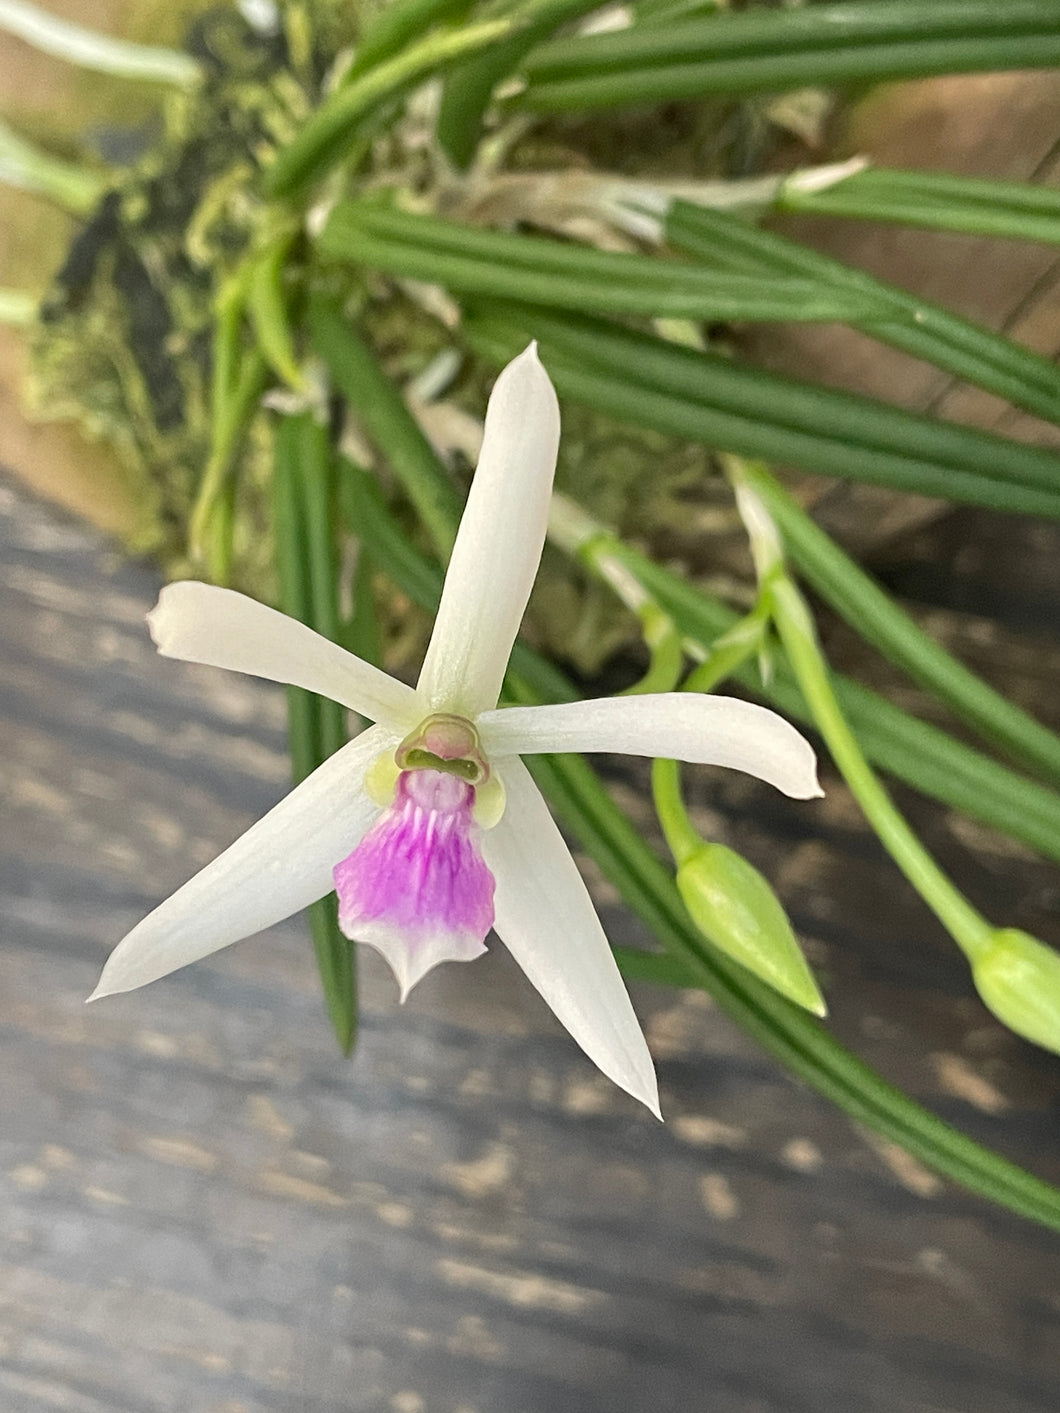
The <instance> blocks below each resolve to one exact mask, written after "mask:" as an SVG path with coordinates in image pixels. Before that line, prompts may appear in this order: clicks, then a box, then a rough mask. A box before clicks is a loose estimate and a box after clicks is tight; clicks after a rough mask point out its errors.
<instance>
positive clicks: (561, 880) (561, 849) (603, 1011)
mask: <svg viewBox="0 0 1060 1413" xmlns="http://www.w3.org/2000/svg"><path fill="white" fill-rule="evenodd" d="M499 770H500V773H501V775H502V778H503V780H504V785H505V789H506V791H507V796H508V804H507V808H506V810H505V813H504V818H503V819H502V820H501V822H500V823H499V824H498V825H497V826H496V828H495V829H491V830H489V831H488V832H487V833H486V834H485V835H484V836H483V840H482V853H483V857H484V858H485V860H486V863H487V865H488V866H489V868H490V870H491V871H492V873H493V876H494V879H495V880H496V892H495V894H494V898H493V904H494V910H495V914H496V917H495V921H494V928H495V930H496V932H497V935H498V936H499V937H500V938H501V940H502V941H503V942H504V943H505V945H506V946H507V948H508V950H509V951H510V952H511V953H512V955H513V956H514V957H515V960H516V961H517V962H518V963H519V965H520V966H521V967H522V969H523V971H524V972H526V975H527V976H528V977H529V978H530V980H531V982H533V984H534V986H536V987H537V989H538V991H540V993H541V995H542V996H543V997H544V999H545V1000H546V1001H547V1002H548V1004H549V1006H551V1008H552V1010H553V1011H554V1012H555V1014H556V1016H557V1018H558V1019H559V1020H560V1021H561V1022H562V1023H563V1025H565V1026H566V1028H567V1030H568V1031H569V1032H570V1033H571V1035H572V1036H573V1037H574V1039H575V1040H576V1041H577V1042H578V1044H579V1045H580V1046H581V1047H582V1049H583V1050H584V1051H585V1053H586V1054H587V1055H588V1056H589V1058H590V1059H591V1060H592V1061H593V1062H594V1064H596V1065H598V1066H599V1068H600V1069H601V1070H603V1072H604V1074H606V1075H607V1076H608V1078H609V1079H612V1080H614V1082H615V1083H616V1084H617V1085H619V1086H620V1087H621V1088H622V1089H625V1090H626V1091H627V1092H628V1093H629V1094H632V1095H633V1097H634V1098H635V1099H639V1100H640V1101H641V1103H643V1104H646V1105H647V1106H648V1108H649V1109H650V1110H651V1111H652V1113H653V1114H655V1115H656V1116H657V1117H661V1115H660V1114H659V1092H658V1086H657V1083H656V1079H655V1068H654V1066H653V1065H652V1059H651V1055H650V1054H649V1052H648V1046H647V1044H646V1042H645V1040H644V1035H643V1033H642V1031H641V1028H640V1022H639V1021H638V1020H637V1016H636V1013H635V1012H634V1010H633V1006H632V1003H631V1002H630V999H629V996H628V995H627V994H626V988H625V986H624V984H623V982H622V978H621V976H620V975H619V971H618V967H617V965H616V963H615V959H614V956H613V955H612V953H611V948H610V947H609V946H608V943H607V938H606V937H605V936H604V930H603V928H602V927H601V926H600V920H599V918H598V917H597V916H596V910H595V909H594V907H593V904H592V900H591V899H590V897H589V894H588V891H587V890H586V887H585V884H584V883H583V882H582V879H581V875H580V874H579V873H578V870H577V868H576V867H575V863H574V860H573V859H572V858H571V854H570V850H569V849H568V848H567V845H566V844H565V843H564V841H563V836H562V835H561V834H560V832H559V829H558V828H557V827H556V824H555V821H554V820H553V818H552V816H551V814H550V813H549V811H548V806H547V805H546V804H545V802H544V800H543V799H542V798H541V794H540V792H539V790H538V788H537V786H536V785H535V784H534V782H533V780H531V778H530V773H529V771H528V770H527V769H526V766H524V765H523V763H522V761H520V760H516V759H514V758H513V759H511V760H505V761H503V762H502V763H501V764H500V767H499Z"/></svg>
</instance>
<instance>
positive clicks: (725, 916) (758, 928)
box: [677, 844, 827, 1016]
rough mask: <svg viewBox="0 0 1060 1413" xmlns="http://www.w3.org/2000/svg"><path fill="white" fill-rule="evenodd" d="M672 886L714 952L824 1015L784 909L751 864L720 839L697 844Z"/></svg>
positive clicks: (819, 998)
mask: <svg viewBox="0 0 1060 1413" xmlns="http://www.w3.org/2000/svg"><path fill="white" fill-rule="evenodd" d="M677 887H678V891H679V892H680V894H681V897H682V899H683V900H684V904H685V907H686V908H687V909H688V911H689V913H690V914H691V917H692V921H693V922H694V923H695V924H696V926H697V927H698V928H699V930H700V931H701V932H702V933H703V935H704V936H705V937H706V938H708V940H709V941H711V942H713V944H714V946H715V947H717V948H718V950H719V951H722V952H724V953H725V954H726V955H727V956H730V957H732V959H733V960H734V961H737V962H739V963H740V965H741V966H744V967H746V968H747V970H748V971H750V972H753V973H754V974H755V976H757V977H759V978H760V979H761V980H762V981H764V982H766V984H767V985H769V986H771V987H772V988H773V990H774V991H779V992H780V994H781V995H782V996H786V997H787V998H788V1000H789V1001H794V1002H795V1004H796V1005H797V1006H802V1007H803V1008H804V1009H805V1010H807V1011H812V1012H813V1013H814V1015H818V1016H823V1015H824V1014H825V1012H826V1009H827V1008H826V1006H825V1003H824V998H823V996H822V995H821V993H820V991H819V990H818V987H817V983H816V981H815V980H814V978H813V973H812V972H811V971H810V968H809V965H808V964H807V961H806V958H805V957H804V956H803V955H802V951H801V949H800V947H799V944H798V942H797V941H796V939H795V933H794V932H793V931H792V927H791V923H790V922H789V921H788V917H787V914H786V913H785V911H784V909H783V907H782V906H781V904H780V900H779V899H778V898H777V895H776V894H775V893H774V892H773V889H772V888H771V887H770V886H769V884H768V883H767V882H766V880H765V879H764V878H763V877H762V875H761V874H760V873H759V872H758V870H757V869H756V868H755V867H754V866H753V865H752V864H749V863H748V862H747V860H746V859H744V858H741V857H740V855H739V854H737V853H734V852H733V851H732V849H727V848H726V847H725V846H724V844H703V845H701V846H700V847H699V848H698V849H696V850H695V851H694V852H693V853H691V854H689V856H688V858H686V859H685V861H684V862H683V863H682V864H681V865H680V867H679V868H678V870H677Z"/></svg>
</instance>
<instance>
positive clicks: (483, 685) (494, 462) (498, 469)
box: [417, 344, 559, 717]
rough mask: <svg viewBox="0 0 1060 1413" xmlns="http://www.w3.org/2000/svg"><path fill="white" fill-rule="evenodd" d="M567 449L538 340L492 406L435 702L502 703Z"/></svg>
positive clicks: (443, 615)
mask: <svg viewBox="0 0 1060 1413" xmlns="http://www.w3.org/2000/svg"><path fill="white" fill-rule="evenodd" d="M558 447H559V407H558V405H557V402H556V394H555V390H554V389H553V387H552V384H551V382H550V381H549V377H548V374H547V373H546V372H545V370H544V368H542V366H541V363H540V362H539V360H538V357H537V346H536V344H531V345H530V347H529V348H527V349H526V350H525V351H524V352H523V353H521V354H520V355H519V357H518V358H516V359H514V360H513V362H511V363H509V364H508V366H507V367H506V368H505V369H504V371H503V372H502V373H501V375H500V377H499V378H498V379H497V382H496V384H495V385H494V388H493V393H492V396H491V397H490V401H489V406H488V408H487V409H486V427H485V432H484V434H483V440H482V454H481V456H480V457H479V463H478V469H477V470H476V472H475V476H474V479H473V480H472V482H471V492H470V494H469V495H468V498H467V505H466V507H465V509H464V515H463V519H462V520H461V521H460V529H459V531H458V533H457V537H456V544H455V545H454V546H453V554H452V558H451V559H450V561H449V569H448V572H447V573H446V576H445V587H444V588H443V590H442V601H441V603H440V605H439V607H438V617H437V619H436V620H435V624H434V632H433V633H432V635H431V641H430V645H429V647H428V648H427V655H426V657H425V658H424V662H423V670H422V671H421V673H420V680H419V683H418V685H417V691H418V692H419V694H420V696H421V698H422V699H423V700H424V701H425V702H426V703H427V706H428V710H432V711H451V712H456V713H457V714H459V715H460V716H468V717H474V716H476V715H477V714H478V713H479V712H480V711H483V710H485V709H487V708H489V707H494V706H496V705H497V698H498V696H499V695H500V689H501V681H502V680H503V678H504V672H505V669H506V668H507V666H508V658H509V655H510V654H511V650H512V644H513V643H514V642H515V635H516V633H518V631H519V624H520V622H521V621H522V617H523V611H524V609H525V608H526V601H527V599H528V598H529V597H530V590H531V588H532V587H533V583H534V578H535V576H536V574H537V566H538V563H539V561H540V559H541V551H542V548H543V547H544V543H545V529H546V526H547V523H548V502H549V497H550V495H551V493H552V478H553V476H554V474H555V470H556V453H557V450H558Z"/></svg>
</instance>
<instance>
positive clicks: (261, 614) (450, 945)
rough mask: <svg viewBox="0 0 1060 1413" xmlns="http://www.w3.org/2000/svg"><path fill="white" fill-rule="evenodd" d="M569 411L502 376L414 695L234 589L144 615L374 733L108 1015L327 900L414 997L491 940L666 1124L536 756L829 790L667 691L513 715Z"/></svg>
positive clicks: (102, 989)
mask: <svg viewBox="0 0 1060 1413" xmlns="http://www.w3.org/2000/svg"><path fill="white" fill-rule="evenodd" d="M558 443H559V409H558V406H557V403H556V395H555V392H554V390H553V387H552V384H551V382H550V381H549V378H548V375H547V374H546V373H545V371H544V369H543V368H542V366H541V364H540V362H539V361H538V357H537V349H536V346H535V345H533V344H531V345H530V347H529V348H528V349H526V351H525V352H524V353H522V354H520V356H519V357H518V358H516V359H515V360H514V362H512V363H510V364H509V365H508V367H507V368H505V370H504V371H503V372H502V373H501V375H500V377H499V378H498V379H497V383H496V386H495V387H494V390H493V394H492V396H491V398H490V402H489V408H488V410H487V413H486V425H485V433H484V438H483V443H482V454H481V458H480V460H479V464H478V469H477V471H476V473H475V477H474V481H473V484H472V487H471V492H470V495H469V496H468V501H467V506H466V508H465V510H464V515H463V519H462V520H461V523H460V530H459V533H458V535H457V538H456V544H455V546H454V549H453V555H452V559H451V561H450V564H449V571H448V573H447V575H446V579H445V587H444V589H443V592H442V599H441V604H440V606H439V609H438V617H437V620H436V622H435V625H434V632H433V634H432V636H431V641H430V646H429V647H428V649H427V655H426V659H425V660H424V664H423V668H422V671H421V672H420V676H419V681H418V682H417V684H416V686H415V688H413V687H409V686H406V685H405V684H404V683H403V682H399V681H396V680H395V679H394V678H393V677H389V676H387V674H386V673H384V672H381V671H380V670H379V669H378V668H376V667H373V666H371V665H370V664H368V663H366V662H362V661H361V660H360V659H359V658H357V657H354V656H353V655H352V654H351V653H348V652H346V651H344V649H342V648H340V647H338V646H337V645H336V644H335V643H332V642H329V641H328V640H327V639H325V638H322V637H320V636H319V635H318V634H317V633H314V632H313V631H312V630H311V629H309V628H307V627H306V626H305V625H304V624H302V623H299V622H297V621H296V620H295V619H292V618H288V617H286V616H285V615H284V614H282V613H277V612H276V611H275V610H274V609H271V608H266V607H265V606H264V605H262V604H259V603H256V602H255V601H254V600H253V599H249V598H246V597H245V596H244V595H242V594H238V593H234V592H232V591H231V590H229V589H220V588H215V587H212V586H210V585H208V584H196V583H178V584H171V585H169V587H168V588H165V589H163V590H162V594H161V597H160V598H159V601H158V606H157V607H156V608H155V609H154V611H153V612H152V613H151V614H150V616H149V619H148V621H149V624H150V628H151V634H152V636H153V638H154V640H155V643H156V644H157V646H158V649H159V651H160V652H161V653H163V654H164V655H165V656H167V657H174V658H181V659H183V660H184V661H187V662H198V663H206V664H209V665H211V666H215V667H227V668H231V669H232V670H234V671H237V672H247V673H250V674H252V675H253V676H256V677H264V678H268V679H269V680H270V681H273V682H285V683H289V684H292V685H294V686H297V687H304V688H306V689H307V690H309V691H311V692H317V693H319V694H320V695H321V696H325V697H331V698H332V699H333V700H335V701H337V702H341V703H342V704H343V705H344V706H347V707H349V708H351V709H352V710H353V711H356V712H359V713H360V714H361V715H363V716H366V717H368V718H370V719H371V720H372V721H375V722H376V723H377V724H376V725H375V726H372V727H370V728H369V729H368V730H366V731H365V732H364V733H363V734H361V735H360V736H358V737H356V739H354V740H352V741H351V742H350V743H349V744H348V745H346V746H344V747H343V748H342V749H341V750H339V751H337V752H336V753H335V754H334V755H333V756H332V757H331V758H330V759H329V760H327V761H325V762H324V764H323V765H322V766H320V767H319V769H317V770H316V771H314V772H313V774H312V775H310V776H308V777H307V778H306V779H305V780H303V781H302V782H301V784H299V785H298V786H297V787H296V788H295V789H294V790H292V791H291V793H290V794H289V795H288V796H287V797H286V799H284V800H282V801H281V802H280V803H279V804H278V805H277V806H276V807H275V808H274V809H273V810H271V811H270V812H269V813H268V814H267V815H266V816H265V817H264V819H262V820H260V821H259V822H258V823H257V824H255V825H254V826H253V827H252V828H251V829H249V830H248V831H247V832H246V833H245V834H244V835H243V836H242V837H241V838H240V839H237V840H236V842H235V843H234V844H233V845H232V846H231V848H229V849H227V850H226V851H225V852H224V853H223V854H221V856H220V857H219V858H217V859H215V860H214V861H213V863H211V864H208V865H207V866H206V867H205V868H204V869H203V870H202V871H201V872H200V873H198V874H196V876H195V877H194V878H192V879H191V880H190V882H188V883H186V884H185V885H184V886H183V887H182V888H180V889H178V891H177V892H176V893H174V894H173V896H172V897H171V898H168V899H167V900H166V901H165V902H164V903H162V904H161V905H160V906H159V907H157V908H156V909H155V910H154V912H152V913H151V914H150V915H149V916H148V917H146V918H145V919H144V920H143V922H141V923H140V924H139V925H138V926H137V927H134V928H133V930H132V931H131V932H130V933H129V934H128V936H127V937H126V938H125V939H124V940H123V941H122V942H120V943H119V944H118V946H117V947H116V948H115V950H114V951H113V952H112V954H111V956H110V958H109V960H108V961H107V964H106V966H105V967H104V969H103V974H102V976H101V978H100V981H99V985H98V986H97V987H96V990H95V992H94V993H93V995H92V997H91V998H90V999H92V1000H95V999H96V998H98V997H101V996H107V995H111V994H113V993H115V992H119V991H129V990H132V989H133V988H135V987H137V986H143V985H145V984H146V983H147V982H149V981H154V980H156V979H157V978H158V977H161V976H165V975H167V974H168V973H169V972H172V971H175V970H176V969H177V968H178V967H182V966H186V965H187V964H188V963H189V962H194V961H197V960H198V959H199V958H200V957H205V956H207V955H208V954H209V953H211V952H216V951H217V950H218V949H219V948H221V947H227V946H228V945H229V944H230V943H232V942H237V941H239V940H240V939H241V938H243V937H248V936H250V935H251V934H252V933H255V932H260V931H261V930H262V929H263V928H266V927H270V926H271V925H272V924H273V923H276V922H279V921H280V920H281V919H283V918H286V917H288V916H289V915H290V914H292V913H294V912H297V911H298V910H299V909H300V908H304V907H306V906H307V905H308V904H310V903H312V902H314V901H315V900H316V899H317V898H321V897H323V896H324V895H325V894H326V893H328V892H330V891H331V889H332V888H334V889H336V890H337V892H338V896H339V918H340V925H341V927H342V930H343V932H344V933H345V934H346V936H347V937H349V938H351V939H352V940H354V941H359V942H367V943H368V944H369V945H371V946H373V947H375V948H377V949H378V950H379V951H380V952H381V953H382V954H383V956H384V957H385V958H386V960H387V961H388V962H389V964H390V966H391V967H392V968H393V971H394V973H395V975H396V977H397V980H398V984H399V986H400V988H401V995H402V999H404V997H405V996H406V995H407V994H408V992H409V990H410V989H411V987H413V986H414V985H415V984H416V982H417V981H418V980H419V979H420V978H421V977H422V976H423V975H424V974H425V973H426V972H427V971H429V970H430V969H431V968H432V967H433V966H436V965H437V964H438V963H439V962H441V961H470V960H471V959H472V958H474V957H476V956H479V955H480V954H481V953H482V952H483V951H485V946H484V942H485V938H486V934H487V933H488V932H489V930H490V928H491V927H493V928H494V929H495V931H496V933H497V935H498V936H499V937H500V938H501V939H502V940H503V941H504V942H505V944H506V945H507V946H508V948H509V950H510V951H511V952H512V954H513V955H514V957H515V959H516V961H518V963H519V964H520V966H521V967H522V968H523V970H524V971H525V972H526V974H527V976H528V977H529V978H530V980H531V982H532V983H533V984H534V986H536V987H537V989H538V991H539V992H540V993H541V995H542V996H543V997H544V999H545V1000H546V1001H547V1003H548V1004H549V1005H550V1006H551V1007H552V1010H553V1011H554V1012H555V1014H556V1016H557V1017H558V1018H559V1020H560V1021H561V1022H562V1023H563V1025H565V1026H566V1028H567V1030H568V1031H569V1032H570V1034H571V1035H572V1036H573V1037H574V1039H575V1040H576V1041H577V1042H578V1044H579V1045H580V1046H581V1047H582V1049H583V1050H584V1051H585V1053H586V1054H587V1055H588V1056H589V1057H590V1058H591V1059H592V1060H594V1061H595V1063H596V1064H597V1065H598V1066H599V1067H600V1069H601V1070H602V1071H603V1072H604V1074H606V1075H608V1076H610V1078H611V1079H612V1080H614V1081H615V1083H616V1084H619V1085H621V1087H622V1088H623V1089H626V1090H628V1092H629V1093H630V1094H632V1095H634V1096H635V1097H636V1098H637V1099H640V1100H642V1101H643V1102H644V1103H645V1104H646V1105H647V1106H648V1107H649V1108H650V1109H651V1110H652V1111H653V1112H654V1113H656V1114H658V1113H659V1102H658V1090H657V1086H656V1080H655V1072H654V1068H653V1066H652V1061H651V1056H650V1054H649V1053H648V1047H647V1045H646V1043H645V1040H644V1037H643V1035H642V1033H641V1030H640V1026H639V1024H638V1022H637V1018H636V1015H635V1014H634V1011H633V1007H632V1005H631V1004H630V1000H629V997H628V995H627V994H626V990H625V987H624V986H623V983H622V979H621V977H620V975H619V972H618V968H617V966H616V964H615V961H614V957H613V955H612V953H611V949H610V947H609V946H608V943H607V940H606V938H605V936H604V932H603V929H602V928H601V926H600V922H599V920H598V918H597V916H596V913H595V911H594V908H593V905H592V902H591V901H590V898H589V894H588V892H587V891H586V888H585V885H584V883H583V882H582V880H581V877H580V876H579V874H578V871H577V868H576V867H575V864H574V860H573V859H572V858H571V855H570V851H569V850H568V848H567V845H566V844H565V843H564V841H563V838H562V836H561V835H560V832H559V830H558V828H557V827H556V825H555V823H554V822H553V820H552V817H551V815H550V814H549V811H548V808H547V807H546V805H545V802H544V800H543V799H542V797H541V795H540V793H539V792H538V790H537V788H536V786H535V785H534V783H533V781H532V780H531V777H530V774H529V772H528V771H527V769H526V767H525V766H524V765H523V763H522V761H521V760H520V759H519V757H520V756H521V755H525V754H527V753H532V752H535V751H616V752H628V753H630V754H633V755H646V756H667V757H678V758H680V759H682V760H686V761H696V762H700V763H704V764H710V765H727V766H732V767H733V768H735V769H737V770H743V771H747V772H748V773H749V774H751V775H755V776H757V777H758V778H759V779H761V780H767V781H769V782H770V784H772V785H775V786H776V787H777V788H778V789H780V790H782V791H784V793H785V794H788V795H791V796H794V797H795V798H797V799H809V798H811V797H812V796H814V795H817V794H819V793H820V791H819V789H818V785H817V778H816V764H815V760H814V754H813V751H812V749H811V747H810V746H809V744H808V743H807V742H806V741H805V740H804V739H803V738H802V737H801V736H800V735H799V733H798V732H797V731H796V730H795V729H794V728H793V727H792V726H790V725H789V724H788V723H787V722H786V721H784V720H782V719H781V718H780V717H779V716H776V715H775V714H774V713H773V712H771V711H767V710H766V709H765V708H764V707H759V706H754V705H752V704H751V703H748V702H743V701H736V700H732V699H728V698H725V697H716V696H705V695H696V694H694V693H680V694H678V693H670V694H665V695H643V696H632V697H628V696H627V697H621V698H613V699H610V700H601V701H579V702H570V703H564V704H562V705H555V706H540V707H511V708H507V709H501V710H498V709H497V700H498V696H499V694H500V688H501V681H502V679H503V677H504V673H505V669H506V667H507V663H508V657H509V654H510V652H511V648H512V644H513V642H514V641H515V636H516V633H517V632H518V629H519V624H520V621H521V619H522V616H523V610H524V608H525V606H526V602H527V599H528V598H529V596H530V590H531V587H532V585H533V582H534V578H535V576H536V574H537V567H538V561H539V560H540V558H541V551H542V548H543V546H544V540H545V527H546V521H547V516H548V505H549V497H550V494H551V489H552V478H553V474H554V471H555V465H556V452H557V448H558Z"/></svg>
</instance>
